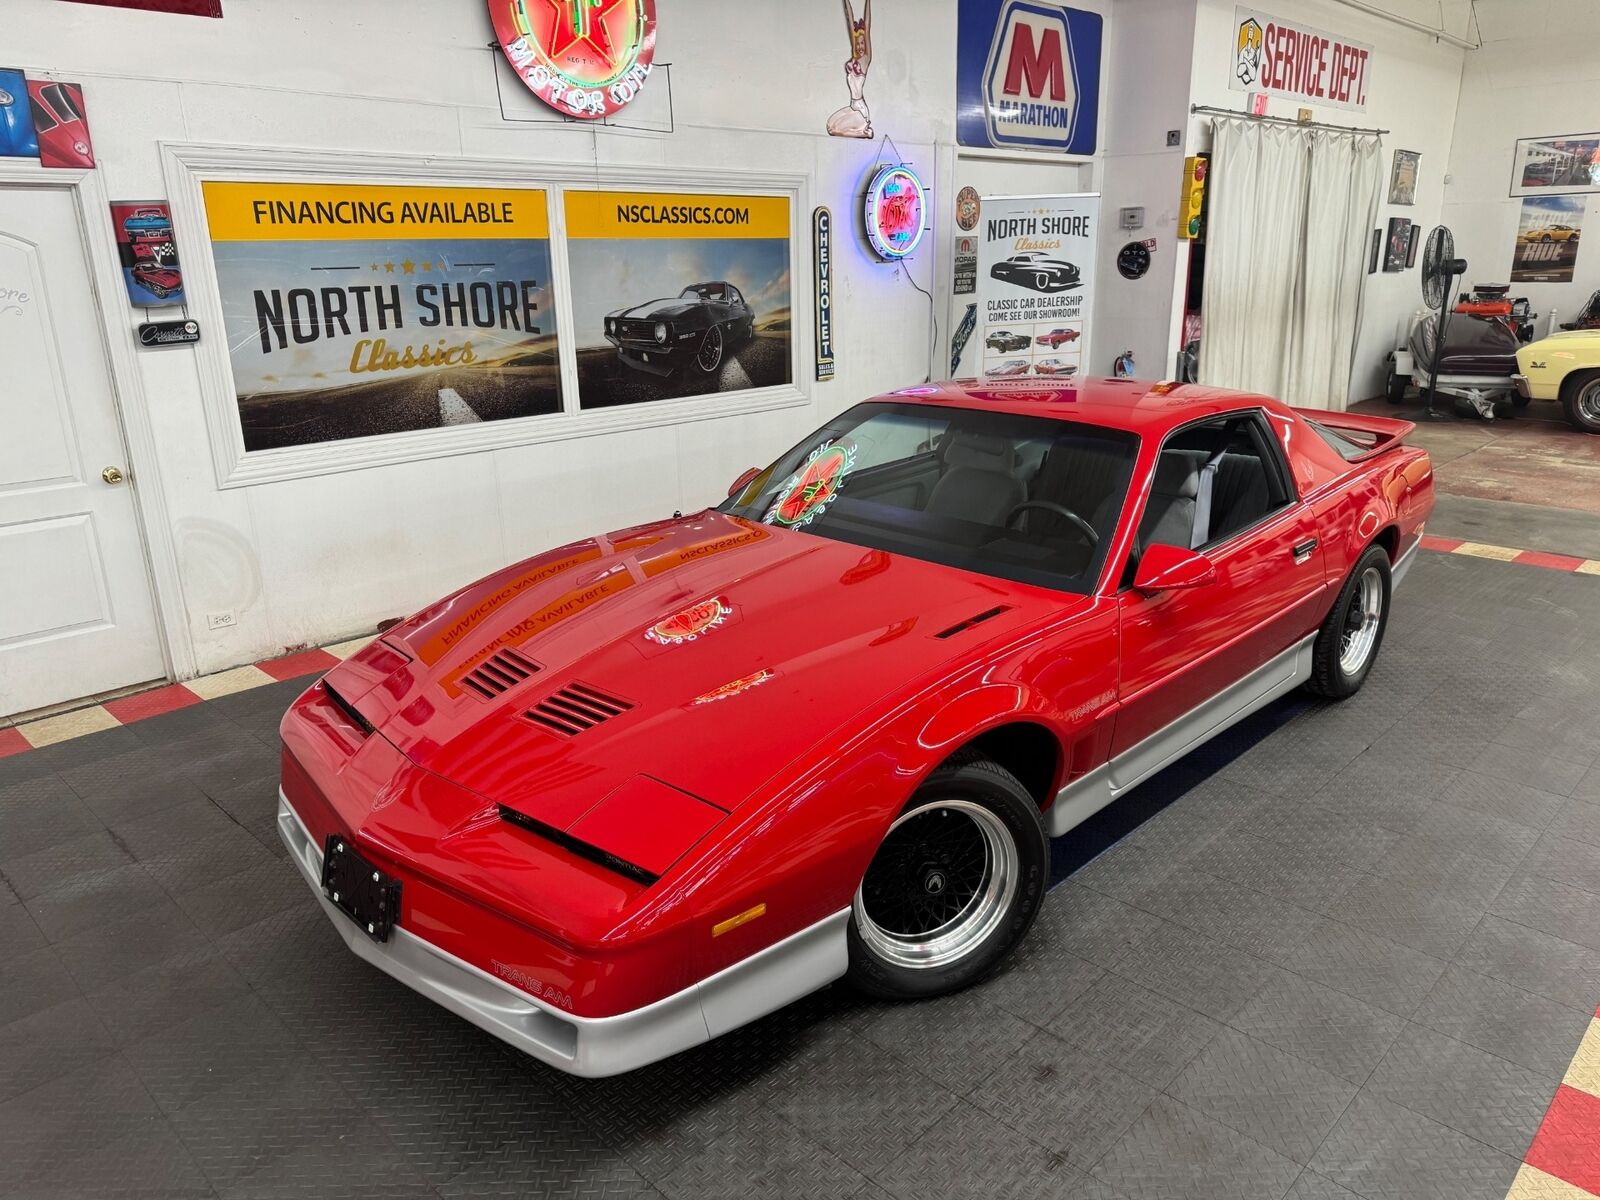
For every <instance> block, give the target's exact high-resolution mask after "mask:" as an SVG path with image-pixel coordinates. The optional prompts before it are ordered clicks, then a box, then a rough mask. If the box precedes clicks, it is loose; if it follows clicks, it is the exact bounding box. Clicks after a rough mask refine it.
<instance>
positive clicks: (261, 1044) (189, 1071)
mask: <svg viewBox="0 0 1600 1200" xmlns="http://www.w3.org/2000/svg"><path fill="white" fill-rule="evenodd" d="M298 1054H299V1044H298V1043H297V1042H296V1041H295V1038H294V1036H293V1035H292V1034H291V1033H290V1032H289V1030H288V1029H287V1028H286V1027H285V1026H284V1024H283V1022H282V1021H280V1020H279V1019H278V1018H277V1017H276V1016H274V1015H273V1014H272V1012H271V1011H270V1010H269V1009H268V1008H267V1006H266V1005H265V1004H263V1003H262V1002H261V1001H260V1000H259V999H257V998H256V997H254V996H241V997H240V998H239V999H237V1000H232V1001H229V1002H227V1003H225V1004H222V1005H219V1006H218V1007H216V1008H212V1009H208V1010H207V1011H205V1012H202V1013H199V1014H198V1015H196V1016H193V1017H190V1018H189V1019H188V1020H187V1021H183V1022H181V1023H179V1024H177V1025H171V1026H168V1027H167V1028H166V1029H163V1030H161V1031H160V1032H158V1033H153V1034H151V1035H150V1036H149V1037H146V1038H144V1039H143V1040H141V1041H137V1042H134V1043H132V1044H131V1045H129V1046H128V1048H127V1050H126V1051H125V1055H126V1059H127V1062H128V1063H129V1065H131V1066H132V1067H133V1069H134V1070H135V1071H137V1072H138V1074H139V1078H140V1080H141V1081H142V1082H143V1083H144V1086H145V1088H146V1089H147V1090H148V1091H149V1093H150V1095H151V1096H152V1097H154V1099H155V1101H156V1103H157V1104H159V1105H160V1106H161V1108H162V1109H163V1110H164V1111H166V1112H168V1113H172V1112H175V1111H176V1110H178V1109H180V1108H183V1107H185V1106H186V1105H189V1104H193V1103H194V1102H195V1101H197V1100H200V1099H202V1098H203V1097H209V1096H212V1095H214V1094H216V1093H218V1092H232V1091H236V1090H239V1089H241V1088H245V1087H246V1081H247V1080H249V1079H251V1078H252V1077H254V1076H268V1075H272V1074H274V1073H275V1072H276V1071H279V1070H281V1069H282V1067H283V1064H284V1063H285V1062H288V1061H290V1060H291V1059H293V1058H295V1057H297V1056H298Z"/></svg>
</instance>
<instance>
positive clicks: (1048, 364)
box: [1033, 358, 1078, 378]
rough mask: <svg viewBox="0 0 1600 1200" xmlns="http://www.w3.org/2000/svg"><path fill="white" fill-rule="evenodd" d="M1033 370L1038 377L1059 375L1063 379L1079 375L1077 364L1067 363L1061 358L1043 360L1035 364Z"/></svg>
mask: <svg viewBox="0 0 1600 1200" xmlns="http://www.w3.org/2000/svg"><path fill="white" fill-rule="evenodd" d="M1033 370H1034V373H1035V374H1036V375H1057V376H1061V377H1063V378H1065V377H1066V376H1068V375H1076V374H1077V373H1078V367H1077V364H1075V363H1065V362H1062V361H1061V360H1060V359H1059V358H1041V359H1040V360H1039V361H1038V362H1036V363H1034V364H1033Z"/></svg>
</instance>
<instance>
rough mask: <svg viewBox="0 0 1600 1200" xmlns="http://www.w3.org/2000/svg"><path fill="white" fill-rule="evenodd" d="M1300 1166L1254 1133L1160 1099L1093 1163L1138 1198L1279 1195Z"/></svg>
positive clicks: (1220, 1199) (1250, 1199) (1230, 1199)
mask: <svg viewBox="0 0 1600 1200" xmlns="http://www.w3.org/2000/svg"><path fill="white" fill-rule="evenodd" d="M1299 1173H1300V1168H1299V1166H1298V1165H1296V1164H1295V1163H1293V1162H1291V1161H1290V1160H1289V1159H1287V1158H1284V1157H1283V1156H1282V1155H1280V1154H1277V1153H1274V1152H1273V1151H1272V1150H1269V1149H1268V1148H1267V1147H1265V1146H1263V1145H1261V1144H1260V1143H1258V1142H1254V1141H1252V1140H1251V1139H1250V1138H1248V1137H1246V1136H1244V1135H1243V1134H1241V1133H1238V1132H1237V1131H1235V1130H1232V1129H1229V1128H1228V1127H1227V1126H1226V1125H1222V1124H1219V1123H1218V1122H1216V1121H1213V1120H1211V1119H1210V1118H1208V1117H1205V1116H1202V1115H1201V1114H1200V1113H1197V1112H1195V1111H1194V1110H1193V1109H1191V1108H1188V1107H1186V1106H1185V1105H1182V1104H1179V1103H1177V1102H1176V1101H1174V1100H1171V1099H1168V1098H1166V1097H1160V1098H1158V1099H1157V1100H1156V1101H1155V1102H1154V1103H1153V1104H1151V1105H1150V1107H1149V1109H1147V1110H1146V1112H1145V1113H1144V1115H1143V1116H1142V1117H1140V1118H1139V1120H1138V1121H1136V1122H1134V1124H1133V1127H1132V1128H1131V1129H1129V1130H1128V1132H1127V1133H1125V1134H1124V1135H1123V1136H1122V1137H1121V1138H1120V1139H1119V1140H1118V1141H1117V1143H1116V1145H1114V1146H1113V1147H1112V1148H1111V1149H1110V1150H1109V1151H1107V1152H1106V1155H1105V1157H1103V1158H1102V1159H1101V1160H1100V1161H1099V1162H1098V1163H1096V1164H1095V1167H1094V1175H1095V1176H1096V1178H1099V1179H1102V1180H1104V1181H1105V1182H1107V1183H1109V1184H1111V1185H1112V1186H1113V1187H1115V1188H1117V1189H1118V1190H1119V1191H1122V1192H1126V1193H1127V1194H1128V1196H1130V1197H1132V1198H1134V1200H1178V1198H1182V1200H1189V1198H1191V1197H1192V1198H1194V1200H1200V1198H1201V1197H1215V1198H1216V1200H1224V1198H1226V1200H1257V1198H1260V1200H1269V1198H1270V1200H1278V1198H1279V1197H1281V1196H1282V1195H1283V1194H1284V1192H1286V1191H1287V1190H1288V1189H1289V1186H1290V1185H1291V1184H1292V1183H1293V1182H1294V1180H1295V1177H1296V1176H1297V1175H1299Z"/></svg>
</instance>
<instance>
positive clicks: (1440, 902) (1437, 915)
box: [1328, 875, 1483, 959]
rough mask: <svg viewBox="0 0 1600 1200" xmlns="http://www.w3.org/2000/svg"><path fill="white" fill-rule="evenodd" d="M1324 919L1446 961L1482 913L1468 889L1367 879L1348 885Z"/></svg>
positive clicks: (1432, 882)
mask: <svg viewBox="0 0 1600 1200" xmlns="http://www.w3.org/2000/svg"><path fill="white" fill-rule="evenodd" d="M1328 915H1329V916H1331V917H1333V918H1334V919H1335V920H1339V921H1343V922H1344V923H1345V924H1347V925H1353V926H1354V927H1355V928H1357V929H1362V930H1365V931H1366V932H1368V933H1373V934H1377V935H1379V936H1380V937H1386V938H1389V939H1390V940H1392V941H1396V942H1399V943H1400V944H1401V945H1403V946H1410V947H1411V948H1412V949H1413V950H1420V951H1422V952H1423V953H1424V954H1431V955H1433V956H1434V957H1436V958H1443V959H1448V958H1449V957H1450V956H1451V955H1452V954H1454V953H1455V952H1456V951H1457V950H1458V949H1460V947H1461V944H1462V943H1463V942H1465V941H1466V940H1467V935H1468V934H1470V933H1471V932H1472V930H1473V927H1474V926H1476V925H1477V923H1478V920H1479V918H1480V917H1481V916H1482V915H1483V908H1482V907H1481V905H1480V904H1478V903H1476V897H1475V896H1474V895H1472V893H1471V891H1470V890H1469V889H1464V888H1455V887H1451V886H1449V885H1446V884H1444V883H1442V882H1440V881H1438V880H1429V879H1391V878H1387V877H1384V876H1378V875H1369V876H1367V877H1366V878H1364V879H1360V880H1357V881H1356V882H1355V883H1353V884H1351V886H1350V890H1349V891H1347V892H1346V893H1345V894H1344V895H1343V896H1342V897H1340V899H1339V901H1338V903H1336V904H1334V905H1333V906H1332V907H1331V908H1330V909H1329V912H1328Z"/></svg>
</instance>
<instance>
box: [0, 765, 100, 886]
mask: <svg viewBox="0 0 1600 1200" xmlns="http://www.w3.org/2000/svg"><path fill="white" fill-rule="evenodd" d="M37 753H38V751H30V752H28V753H26V754H21V755H18V756H17V757H19V758H28V757H31V756H32V755H33V754H37ZM10 761H11V760H10V759H0V762H10ZM99 827H100V825H99V822H98V821H96V820H95V816H94V813H92V812H90V811H89V809H88V807H87V806H86V805H85V804H84V803H83V801H82V800H80V799H78V796H77V794H76V793H75V792H74V791H73V790H72V789H71V788H70V787H68V786H67V784H66V781H65V780H63V779H61V778H60V777H59V776H56V775H53V774H51V775H41V776H39V777H38V778H33V779H26V780H23V781H22V782H19V783H12V784H8V785H6V786H5V787H0V846H4V847H5V855H6V857H7V858H8V859H13V858H22V857H23V856H25V855H29V854H34V853H36V852H38V851H40V850H45V849H48V848H49V847H51V846H56V845H60V844H61V843H62V842H70V841H72V840H73V839H74V838H80V837H82V836H84V835H85V834H90V833H94V832H96V831H97V830H98V829H99Z"/></svg>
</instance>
